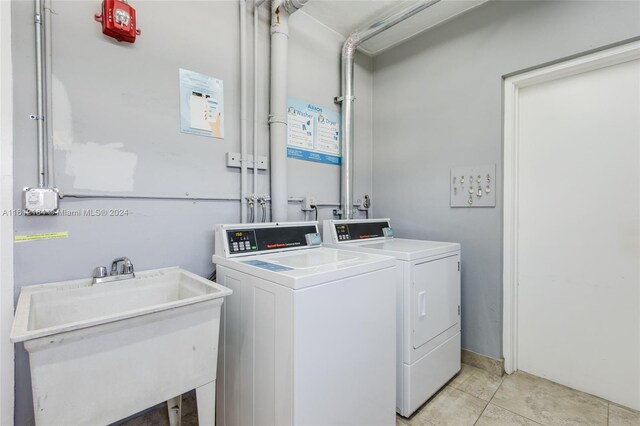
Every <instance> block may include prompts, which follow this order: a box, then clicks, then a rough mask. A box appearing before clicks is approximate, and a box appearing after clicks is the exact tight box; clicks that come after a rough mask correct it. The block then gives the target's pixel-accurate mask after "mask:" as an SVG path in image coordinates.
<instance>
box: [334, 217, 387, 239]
mask: <svg viewBox="0 0 640 426" xmlns="http://www.w3.org/2000/svg"><path fill="white" fill-rule="evenodd" d="M386 237H393V229H392V228H391V223H390V221H389V219H367V220H325V222H324V239H325V240H326V241H331V242H332V243H345V242H349V241H362V240H367V239H372V238H386Z"/></svg>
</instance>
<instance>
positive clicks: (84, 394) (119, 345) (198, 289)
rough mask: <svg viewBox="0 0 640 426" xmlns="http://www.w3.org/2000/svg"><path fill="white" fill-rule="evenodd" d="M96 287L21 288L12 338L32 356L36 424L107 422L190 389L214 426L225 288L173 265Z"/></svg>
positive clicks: (89, 282) (205, 419)
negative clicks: (219, 342)
mask: <svg viewBox="0 0 640 426" xmlns="http://www.w3.org/2000/svg"><path fill="white" fill-rule="evenodd" d="M92 283H93V280H92V279H90V278H89V279H83V280H76V281H67V282H59V283H50V284H40V285H33V286H26V287H23V288H22V289H21V293H20V298H19V300H18V306H17V308H16V314H15V319H14V323H13V328H12V330H11V340H12V341H13V342H14V343H17V342H24V346H25V349H26V350H27V351H28V352H29V360H30V366H31V381H32V388H33V400H34V401H33V403H34V411H35V418H36V424H38V425H41V424H42V425H47V424H51V425H61V424H77V425H81V424H92V425H93V424H109V423H112V422H115V421H118V420H120V419H122V418H125V417H127V416H129V415H131V414H135V413H136V412H138V411H141V410H143V409H145V408H147V407H150V406H153V405H155V404H158V403H160V402H162V401H166V400H169V399H171V398H174V397H176V396H178V395H181V394H182V393H184V392H187V391H189V390H191V389H196V390H197V391H196V393H197V398H198V413H199V417H200V418H201V420H202V421H201V422H200V424H213V418H214V417H213V416H214V413H215V378H216V363H217V352H218V335H219V326H220V310H221V306H222V302H223V300H224V297H225V296H228V295H230V294H231V290H230V289H228V288H226V287H223V286H221V285H218V284H216V283H213V282H211V281H209V280H206V279H204V278H202V277H199V276H197V275H195V274H192V273H190V272H188V271H185V270H183V269H180V268H177V267H174V268H165V269H157V270H150V271H143V272H136V276H135V278H131V279H127V280H122V281H115V282H106V283H99V284H92ZM201 410H202V413H200V411H201Z"/></svg>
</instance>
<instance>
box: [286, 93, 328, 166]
mask: <svg viewBox="0 0 640 426" xmlns="http://www.w3.org/2000/svg"><path fill="white" fill-rule="evenodd" d="M288 105H289V108H288V110H287V128H288V134H287V157H289V158H297V159H299V160H306V161H314V162H317V163H326V164H335V165H336V166H339V165H340V164H341V157H340V113H339V112H337V111H332V110H329V109H326V108H322V107H319V106H316V105H312V104H310V103H308V102H304V101H301V100H298V99H294V98H289V99H288Z"/></svg>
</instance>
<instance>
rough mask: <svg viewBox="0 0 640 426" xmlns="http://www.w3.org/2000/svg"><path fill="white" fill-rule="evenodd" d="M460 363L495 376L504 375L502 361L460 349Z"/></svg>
mask: <svg viewBox="0 0 640 426" xmlns="http://www.w3.org/2000/svg"><path fill="white" fill-rule="evenodd" d="M462 363H463V364H467V365H470V366H472V367H476V368H479V369H481V370H485V371H488V372H489V373H491V374H494V375H496V376H502V375H503V374H504V359H495V358H491V357H488V356H486V355H481V354H479V353H475V352H473V351H470V350H468V349H462Z"/></svg>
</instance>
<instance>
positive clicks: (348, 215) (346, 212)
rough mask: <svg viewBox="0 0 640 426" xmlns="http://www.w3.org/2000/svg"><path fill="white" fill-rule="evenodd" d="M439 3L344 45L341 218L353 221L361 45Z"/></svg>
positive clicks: (375, 25)
mask: <svg viewBox="0 0 640 426" xmlns="http://www.w3.org/2000/svg"><path fill="white" fill-rule="evenodd" d="M439 1H440V0H431V1H423V2H419V3H416V4H414V5H412V6H411V7H408V8H407V9H404V10H401V11H400V12H397V13H395V14H393V15H391V16H388V17H386V18H384V19H382V20H380V21H378V22H375V23H373V24H371V25H369V26H368V27H366V28H363V29H360V30H357V31H355V32H353V33H352V34H351V35H350V36H349V37H347V39H346V40H345V42H344V44H343V45H342V83H341V87H342V96H341V101H342V125H341V131H342V170H341V173H340V178H341V182H340V204H341V210H342V218H344V219H352V218H353V213H354V210H353V207H352V206H353V177H352V169H353V106H354V105H353V103H354V100H355V98H354V96H353V85H354V75H353V61H354V57H355V53H356V49H357V48H358V46H360V44H362V43H364V42H365V41H367V40H369V39H370V38H371V37H374V36H376V35H378V34H380V33H381V32H383V31H385V30H387V29H389V28H391V27H393V26H394V25H396V24H398V23H400V22H402V21H404V20H405V19H407V18H409V17H411V16H413V15H415V14H416V13H418V12H421V11H423V10H424V9H426V8H428V7H431V6H433V5H434V4H436V3H438V2H439Z"/></svg>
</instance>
